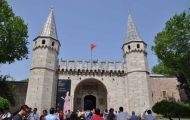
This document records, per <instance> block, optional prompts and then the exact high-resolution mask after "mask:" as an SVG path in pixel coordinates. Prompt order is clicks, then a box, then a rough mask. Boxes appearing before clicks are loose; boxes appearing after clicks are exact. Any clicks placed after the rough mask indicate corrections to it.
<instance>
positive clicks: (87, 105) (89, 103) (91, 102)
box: [84, 95, 96, 110]
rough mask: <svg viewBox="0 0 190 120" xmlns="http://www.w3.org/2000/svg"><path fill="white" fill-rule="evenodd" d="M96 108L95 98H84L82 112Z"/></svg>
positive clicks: (90, 96)
mask: <svg viewBox="0 0 190 120" xmlns="http://www.w3.org/2000/svg"><path fill="white" fill-rule="evenodd" d="M94 108H96V97H94V96H92V95H87V96H85V97H84V110H92V109H94Z"/></svg>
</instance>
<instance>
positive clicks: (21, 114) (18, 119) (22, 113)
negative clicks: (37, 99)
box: [12, 105, 29, 120]
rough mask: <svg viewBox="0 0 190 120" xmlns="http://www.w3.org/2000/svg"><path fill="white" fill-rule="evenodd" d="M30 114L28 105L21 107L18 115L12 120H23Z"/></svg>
mask: <svg viewBox="0 0 190 120" xmlns="http://www.w3.org/2000/svg"><path fill="white" fill-rule="evenodd" d="M28 112H29V107H28V106H27V105H23V106H21V108H20V110H19V112H18V114H16V115H15V116H14V117H13V118H12V120H22V118H23V117H24V116H26V115H27V114H28Z"/></svg>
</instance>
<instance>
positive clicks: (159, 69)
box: [151, 63, 176, 76]
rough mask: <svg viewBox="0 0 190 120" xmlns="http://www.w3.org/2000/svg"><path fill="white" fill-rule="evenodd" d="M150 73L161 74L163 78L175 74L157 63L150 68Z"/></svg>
mask: <svg viewBox="0 0 190 120" xmlns="http://www.w3.org/2000/svg"><path fill="white" fill-rule="evenodd" d="M151 73H153V74H162V75H164V76H175V75H176V72H175V71H174V70H172V69H169V68H167V67H165V66H164V65H163V63H158V64H157V65H155V66H153V67H152V70H151Z"/></svg>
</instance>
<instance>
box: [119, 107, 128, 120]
mask: <svg viewBox="0 0 190 120" xmlns="http://www.w3.org/2000/svg"><path fill="white" fill-rule="evenodd" d="M130 117H131V115H130V114H129V113H128V112H123V107H119V114H118V115H117V120H127V119H128V118H130Z"/></svg>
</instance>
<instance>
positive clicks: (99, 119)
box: [90, 114, 104, 120]
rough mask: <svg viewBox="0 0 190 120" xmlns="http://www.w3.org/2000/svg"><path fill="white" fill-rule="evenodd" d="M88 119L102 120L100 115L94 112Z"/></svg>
mask: <svg viewBox="0 0 190 120" xmlns="http://www.w3.org/2000/svg"><path fill="white" fill-rule="evenodd" d="M90 120H104V118H103V117H101V116H100V115H97V114H94V115H93V116H92V117H91V118H90Z"/></svg>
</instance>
